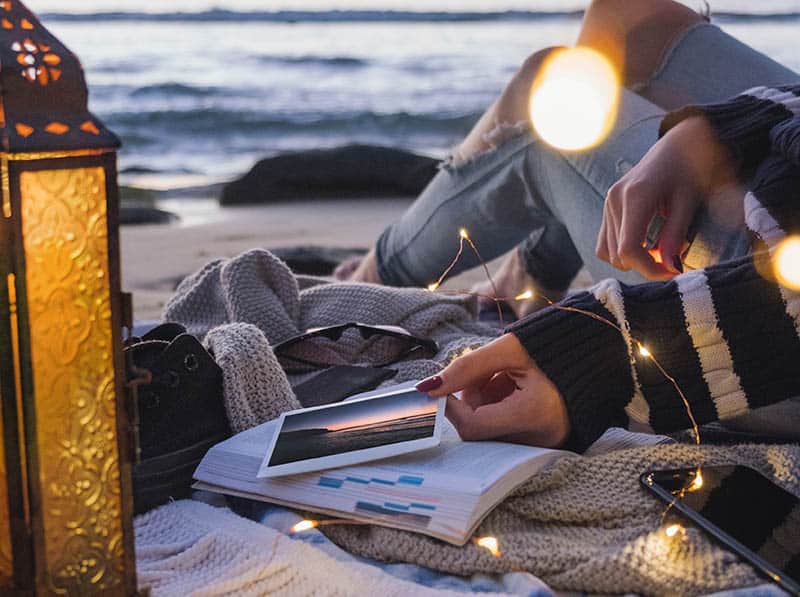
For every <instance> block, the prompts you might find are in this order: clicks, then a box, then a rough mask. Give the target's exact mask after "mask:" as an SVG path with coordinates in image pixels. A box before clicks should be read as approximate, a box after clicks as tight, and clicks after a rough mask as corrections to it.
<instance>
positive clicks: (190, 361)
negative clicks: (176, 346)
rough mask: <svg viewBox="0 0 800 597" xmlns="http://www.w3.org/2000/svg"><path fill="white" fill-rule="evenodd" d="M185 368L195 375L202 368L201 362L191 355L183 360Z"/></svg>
mask: <svg viewBox="0 0 800 597" xmlns="http://www.w3.org/2000/svg"><path fill="white" fill-rule="evenodd" d="M183 366H184V367H185V368H186V370H187V371H188V372H189V373H194V372H195V371H197V369H198V368H199V367H200V362H199V361H198V360H197V357H196V356H195V355H194V354H192V353H189V354H187V355H186V356H185V357H184V359H183Z"/></svg>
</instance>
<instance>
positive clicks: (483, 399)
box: [461, 371, 517, 409]
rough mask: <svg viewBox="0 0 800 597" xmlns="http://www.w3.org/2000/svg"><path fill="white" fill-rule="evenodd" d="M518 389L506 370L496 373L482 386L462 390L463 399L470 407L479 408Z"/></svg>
mask: <svg viewBox="0 0 800 597" xmlns="http://www.w3.org/2000/svg"><path fill="white" fill-rule="evenodd" d="M516 389H517V384H516V383H515V382H514V380H513V379H512V378H511V376H509V375H508V373H506V372H505V371H503V372H501V373H497V374H495V375H494V376H493V377H492V378H491V379H490V380H488V381H487V382H486V383H485V384H484V385H482V386H477V385H476V386H472V387H469V388H465V389H464V390H463V391H462V392H461V400H462V401H464V402H466V403H467V404H468V405H469V406H470V408H473V409H475V408H478V407H479V406H482V405H484V404H492V403H494V402H499V401H500V400H502V399H503V398H505V397H506V396H509V395H510V394H511V393H513V392H514V390H516Z"/></svg>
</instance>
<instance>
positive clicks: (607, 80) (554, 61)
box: [530, 47, 620, 151]
mask: <svg viewBox="0 0 800 597" xmlns="http://www.w3.org/2000/svg"><path fill="white" fill-rule="evenodd" d="M619 96H620V80H619V75H618V74H617V72H616V70H615V69H614V67H613V65H612V64H611V62H609V60H608V59H607V58H606V57H605V56H603V55H602V54H600V53H599V52H597V51H596V50H593V49H591V48H586V47H577V48H567V49H564V50H557V51H555V52H553V53H552V54H551V55H550V57H549V58H548V59H547V61H546V62H545V63H544V64H543V65H542V68H541V69H540V71H539V75H538V76H537V77H536V80H535V81H534V83H533V87H532V90H531V99H530V115H531V121H532V123H533V128H534V129H535V130H536V132H537V133H538V134H539V136H540V137H541V138H542V139H544V141H545V142H547V143H549V144H550V145H552V146H554V147H556V148H558V149H564V150H567V151H575V150H578V149H588V148H590V147H592V146H594V145H597V144H598V143H600V142H601V141H602V140H603V139H604V138H605V136H606V135H607V134H608V133H609V131H610V130H611V127H612V126H613V125H614V120H615V119H616V115H617V105H618V104H619Z"/></svg>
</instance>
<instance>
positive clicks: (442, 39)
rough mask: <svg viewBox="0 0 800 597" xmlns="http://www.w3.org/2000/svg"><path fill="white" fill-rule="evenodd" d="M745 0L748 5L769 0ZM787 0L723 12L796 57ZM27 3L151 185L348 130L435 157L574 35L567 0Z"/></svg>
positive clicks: (798, 63) (126, 163)
mask: <svg viewBox="0 0 800 597" xmlns="http://www.w3.org/2000/svg"><path fill="white" fill-rule="evenodd" d="M34 4H35V3H34V2H31V6H32V7H33V8H34V9H37V6H35V5H34ZM137 4H138V3H137ZM529 4H531V3H529ZM753 4H754V6H755V8H754V9H752V10H756V9H759V10H760V12H762V13H763V12H764V7H765V6H767V7H768V5H769V3H763V4H758V5H755V3H753ZM797 4H798V3H797V2H791V3H788V4H787V3H781V4H780V5H775V6H776V7H777V10H775V11H772V12H773V13H774V12H778V13H781V14H780V15H779V16H776V15H775V14H768V15H760V16H752V15H750V16H748V15H741V14H737V15H729V16H727V17H723V18H722V19H721V24H722V26H723V27H724V28H725V29H727V30H728V31H729V32H731V33H732V34H734V35H736V36H738V37H740V38H741V39H743V40H744V41H746V42H747V43H749V44H751V45H753V46H754V47H756V48H757V49H759V50H761V51H763V52H765V53H766V54H768V55H770V56H773V57H775V58H776V59H778V60H781V61H783V62H785V63H786V64H788V65H790V66H791V67H793V68H795V69H797V70H800V52H799V51H798V49H800V48H798V40H797V39H798V38H797V31H798V27H800V6H797ZM40 5H41V8H40V9H39V13H40V15H41V16H43V20H44V22H45V24H46V25H47V26H48V27H49V28H50V29H51V31H53V32H54V33H55V34H56V35H57V36H58V37H60V38H61V39H62V41H64V42H65V43H66V44H67V45H68V46H69V47H70V48H71V49H72V50H73V51H74V52H76V53H77V54H78V56H79V57H80V58H81V60H82V62H83V65H84V68H85V71H86V76H87V81H88V83H89V88H90V107H91V109H92V110H93V112H95V114H97V115H98V116H99V117H100V118H101V119H102V120H103V121H104V122H105V123H106V124H107V125H109V126H110V127H111V128H112V130H114V131H115V132H116V133H117V134H118V135H119V136H120V137H121V138H122V140H123V143H124V147H123V149H122V151H121V154H120V168H121V170H122V172H123V181H128V182H131V181H132V182H137V181H138V182H140V183H141V182H142V181H146V183H147V184H148V185H151V186H162V187H164V186H170V185H175V184H203V183H206V182H210V181H218V180H224V179H228V178H231V177H233V176H236V175H238V174H240V173H242V172H244V171H246V170H247V169H248V168H249V167H250V166H251V165H252V164H253V163H254V162H255V161H256V160H257V159H259V158H261V157H264V156H268V155H274V154H276V153H279V152H285V151H292V150H303V149H309V148H316V147H331V146H336V145H341V144H345V143H353V142H359V143H374V144H381V145H389V146H395V147H402V148H408V149H412V150H416V151H420V152H424V153H428V154H431V155H434V156H442V155H444V154H445V153H446V152H447V150H448V148H449V147H451V146H452V145H453V144H454V143H456V142H457V141H458V140H459V139H461V138H462V137H463V136H464V135H465V134H466V133H467V132H468V131H469V129H470V128H471V126H472V125H473V124H474V123H475V121H476V120H477V119H478V117H479V116H480V114H481V113H482V112H483V110H484V109H485V108H486V107H487V106H488V105H489V104H490V103H491V102H492V100H493V99H494V98H495V97H496V96H497V94H498V93H499V92H500V91H501V90H502V88H503V85H504V83H505V82H506V81H507V80H508V78H509V77H510V76H511V75H512V74H513V73H514V71H515V70H516V68H517V66H518V65H519V64H520V63H521V62H522V61H523V60H524V58H525V57H526V56H528V55H529V54H530V53H532V52H533V51H535V50H536V49H538V48H541V47H545V46H549V45H555V44H569V43H572V42H573V41H574V39H575V35H576V33H577V31H578V29H579V26H580V18H579V16H578V15H577V14H574V13H573V12H572V11H574V10H575V9H577V8H579V6H580V4H575V5H566V4H563V3H562V4H556V5H554V3H553V2H550V3H547V2H540V3H539V4H536V6H537V8H539V9H542V7H544V8H543V9H542V10H546V11H553V10H558V12H556V13H552V12H541V11H540V12H536V11H530V10H526V9H525V8H524V5H522V4H519V5H514V4H513V3H512V4H511V5H503V7H504V9H503V10H500V11H499V12H486V9H485V3H484V5H483V6H484V9H483V12H482V11H481V10H478V8H480V6H477V5H474V3H473V5H474V9H472V8H471V9H470V10H461V11H456V10H455V9H454V8H452V6H451V5H449V4H447V5H446V6H445V8H446V9H443V10H434V9H430V10H428V9H426V8H425V5H424V4H423V5H414V4H413V3H412V6H416V9H415V10H402V11H394V12H387V11H385V10H383V9H382V10H369V9H367V8H363V7H361V5H359V4H358V3H355V4H354V3H353V2H350V3H349V4H348V5H345V7H344V8H337V9H336V10H322V11H319V10H311V9H307V8H305V7H304V6H303V5H302V3H299V4H298V5H299V6H301V8H300V9H294V10H290V11H286V10H278V9H270V10H269V11H264V10H257V9H254V8H252V7H251V6H249V5H247V4H246V3H245V4H244V5H237V6H238V8H233V9H230V8H228V9H225V10H219V9H213V8H207V9H202V5H198V6H200V8H197V9H195V12H190V13H187V12H164V13H160V14H152V13H141V12H135V10H136V6H137V5H136V4H132V3H128V4H125V3H124V2H121V3H120V4H119V5H118V7H119V8H118V10H117V12H114V13H111V14H109V13H108V12H106V11H107V10H108V7H107V6H105V7H101V6H99V5H98V6H96V8H98V9H99V8H103V11H100V12H94V13H93V12H89V13H86V10H90V11H91V9H92V8H93V6H92V4H91V3H88V4H86V5H83V8H84V13H85V14H80V15H76V14H66V13H64V12H61V11H60V7H62V6H63V3H57V4H56V3H51V4H50V5H48V4H47V3H46V2H45V0H40ZM354 5H355V6H357V8H355V9H353V8H350V9H348V8H347V6H354ZM114 6H117V5H114ZM490 6H491V5H490ZM743 6H744V9H747V5H743ZM178 7H179V8H178V10H183V8H184V7H181V6H180V5H178ZM158 8H159V7H158V6H155V7H154V6H153V5H149V6H148V10H150V11H153V10H157V9H158ZM171 8H172V5H170V9H171ZM505 8H510V9H513V11H512V12H506V11H505ZM188 10H191V9H188ZM198 10H199V12H197V11H198ZM426 10H428V12H425V11H426ZM490 10H493V9H491V8H490ZM768 12H769V11H768Z"/></svg>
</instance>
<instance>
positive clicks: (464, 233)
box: [458, 228, 469, 240]
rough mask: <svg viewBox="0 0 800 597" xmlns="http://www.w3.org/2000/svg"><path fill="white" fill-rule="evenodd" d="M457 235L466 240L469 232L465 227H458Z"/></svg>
mask: <svg viewBox="0 0 800 597" xmlns="http://www.w3.org/2000/svg"><path fill="white" fill-rule="evenodd" d="M458 235H459V236H460V237H461V238H463V239H464V240H467V239H468V238H469V232H467V229H466V228H459V229H458Z"/></svg>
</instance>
